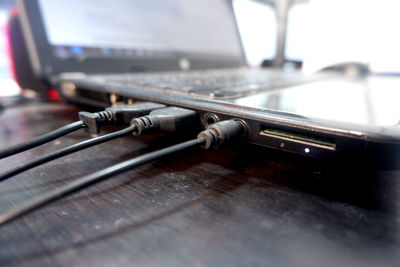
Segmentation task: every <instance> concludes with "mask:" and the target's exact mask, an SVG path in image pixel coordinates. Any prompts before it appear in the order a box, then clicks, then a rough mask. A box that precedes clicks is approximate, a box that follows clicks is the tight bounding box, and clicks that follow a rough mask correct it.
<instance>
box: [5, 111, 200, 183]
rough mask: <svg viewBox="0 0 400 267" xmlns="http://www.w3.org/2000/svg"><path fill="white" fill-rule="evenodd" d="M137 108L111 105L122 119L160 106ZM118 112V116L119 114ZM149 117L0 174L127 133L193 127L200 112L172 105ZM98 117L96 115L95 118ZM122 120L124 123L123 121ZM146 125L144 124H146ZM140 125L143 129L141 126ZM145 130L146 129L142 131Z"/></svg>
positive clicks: (24, 167)
mask: <svg viewBox="0 0 400 267" xmlns="http://www.w3.org/2000/svg"><path fill="white" fill-rule="evenodd" d="M132 106H134V107H128V108H127V107H121V108H120V109H117V108H112V110H113V112H115V114H114V117H115V118H119V119H125V120H127V118H130V117H131V116H136V115H138V114H142V113H147V112H148V110H149V109H150V108H154V107H158V106H156V105H153V103H148V104H145V105H132ZM118 114H119V115H118ZM150 114H151V115H149V116H142V117H139V118H136V119H133V120H132V125H131V126H129V127H127V128H125V129H123V130H120V131H116V132H112V133H109V134H106V135H103V136H99V137H96V138H92V139H89V140H86V141H83V142H80V143H77V144H74V145H71V146H68V147H64V148H61V149H59V150H56V151H54V152H51V153H49V154H47V155H44V156H40V157H38V158H36V159H33V160H30V161H28V162H24V163H22V164H20V165H19V166H18V167H17V168H14V169H11V170H8V171H6V172H4V173H2V174H0V181H3V180H6V179H9V178H11V177H12V176H14V175H17V174H19V173H21V172H24V171H27V170H30V169H32V168H34V167H36V166H39V165H41V164H44V163H46V162H49V161H51V160H55V159H57V158H61V157H63V156H66V155H69V154H72V153H74V152H77V151H80V150H83V149H86V148H89V147H92V146H95V145H98V144H101V143H104V142H107V141H111V140H114V139H116V138H120V137H123V136H126V135H128V134H132V133H133V134H135V135H141V134H142V133H147V132H154V131H157V130H158V131H163V132H175V131H176V130H179V129H182V128H187V127H188V126H192V125H193V123H194V122H196V121H197V120H196V118H197V114H196V112H194V111H193V110H189V109H183V108H176V107H169V108H164V109H159V110H155V111H152V112H151V113H150ZM95 118H96V117H95ZM120 122H121V123H125V122H124V121H123V120H121V121H120ZM143 125H145V126H143ZM138 127H140V128H138ZM143 129H145V131H144V132H143Z"/></svg>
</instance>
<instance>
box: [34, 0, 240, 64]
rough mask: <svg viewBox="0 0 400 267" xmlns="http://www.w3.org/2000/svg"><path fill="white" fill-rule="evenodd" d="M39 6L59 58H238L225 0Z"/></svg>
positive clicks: (72, 1) (77, 1)
mask: <svg viewBox="0 0 400 267" xmlns="http://www.w3.org/2000/svg"><path fill="white" fill-rule="evenodd" d="M38 4H39V9H40V13H41V16H42V19H43V24H44V28H45V33H46V37H47V40H48V42H49V44H50V46H51V50H52V53H53V55H54V56H55V57H58V58H70V57H78V58H86V57H90V58H93V57H113V58H114V57H124V58H126V57H133V58H137V57H146V58H152V57H155V58H160V57H161V58H163V57H176V56H184V55H186V54H190V55H192V56H193V55H195V56H196V55H197V56H199V57H201V56H202V55H216V56H221V57H238V56H241V55H242V47H241V44H240V41H239V40H240V39H239V37H238V32H237V30H236V24H235V21H234V16H232V10H231V7H230V6H229V5H230V4H229V1H226V0H201V1H199V0H151V1H149V0H112V1H110V0H86V1H82V0H69V1H54V0H39V1H38Z"/></svg>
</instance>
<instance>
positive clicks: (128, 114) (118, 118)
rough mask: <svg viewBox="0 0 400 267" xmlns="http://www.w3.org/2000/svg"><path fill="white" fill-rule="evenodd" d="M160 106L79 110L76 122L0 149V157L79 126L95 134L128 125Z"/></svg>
mask: <svg viewBox="0 0 400 267" xmlns="http://www.w3.org/2000/svg"><path fill="white" fill-rule="evenodd" d="M161 108H165V105H163V104H157V103H152V102H143V103H137V104H129V105H120V106H117V107H112V108H107V109H106V110H104V111H100V112H95V113H90V112H79V118H80V120H79V121H77V122H74V123H71V124H68V125H66V126H63V127H61V128H59V129H57V130H54V131H51V132H49V133H47V134H44V135H42V136H39V137H36V138H34V139H32V140H30V141H27V142H24V143H21V144H18V145H15V146H12V147H10V148H6V149H3V150H0V159H2V158H5V157H9V156H12V155H15V154H17V153H20V152H23V151H26V150H28V149H31V148H34V147H37V146H40V145H43V144H44V143H47V142H50V141H52V140H54V139H56V138H58V137H61V136H64V135H66V134H68V133H70V132H73V131H76V130H78V129H81V128H86V129H87V131H88V132H89V133H93V134H94V133H96V134H97V133H99V131H100V128H101V127H102V126H105V125H113V126H123V125H129V123H130V121H131V119H132V118H136V117H139V116H143V115H147V114H149V113H150V112H151V111H154V110H156V109H161Z"/></svg>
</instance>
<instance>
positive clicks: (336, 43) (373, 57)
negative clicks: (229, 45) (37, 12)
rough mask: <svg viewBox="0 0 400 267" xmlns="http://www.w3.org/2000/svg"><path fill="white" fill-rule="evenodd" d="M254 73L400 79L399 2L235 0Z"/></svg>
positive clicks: (6, 61) (9, 5) (5, 13)
mask: <svg viewBox="0 0 400 267" xmlns="http://www.w3.org/2000/svg"><path fill="white" fill-rule="evenodd" d="M14 6H15V1H14V0H0V27H1V35H0V88H2V89H1V90H0V96H10V95H17V94H19V93H20V89H19V87H18V85H17V84H16V83H15V82H14V80H13V73H12V66H11V64H12V63H11V61H10V56H9V55H10V49H9V42H8V37H7V20H8V18H9V15H10V13H12V12H15V10H14V11H13V7H14ZM233 6H234V10H235V14H236V18H237V22H238V26H239V30H240V34H241V38H242V42H243V46H244V49H245V53H246V57H247V61H248V63H249V65H250V66H252V67H260V66H263V67H277V68H283V69H285V70H288V71H293V70H299V71H303V72H305V73H314V72H316V71H318V70H321V69H323V68H325V67H327V66H332V65H335V64H341V63H348V62H356V63H360V64H363V65H365V66H367V67H368V68H369V70H370V71H371V72H374V73H385V74H387V73H390V74H394V75H397V74H398V73H400V53H399V52H398V47H400V36H399V35H398V34H397V25H400V16H399V14H400V1H398V0H276V1H274V0H233Z"/></svg>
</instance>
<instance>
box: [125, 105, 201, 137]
mask: <svg viewBox="0 0 400 267" xmlns="http://www.w3.org/2000/svg"><path fill="white" fill-rule="evenodd" d="M196 122H197V123H200V121H199V117H198V115H197V113H196V112H195V111H193V110H190V109H184V108H179V107H168V108H163V109H157V110H153V111H152V112H150V114H149V115H148V116H144V117H140V118H136V119H133V120H132V121H131V125H134V126H136V129H137V130H136V131H135V132H134V133H133V134H134V135H137V136H139V135H142V133H144V132H154V131H160V132H175V131H177V130H178V129H182V128H185V127H188V126H190V125H192V124H193V123H196Z"/></svg>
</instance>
